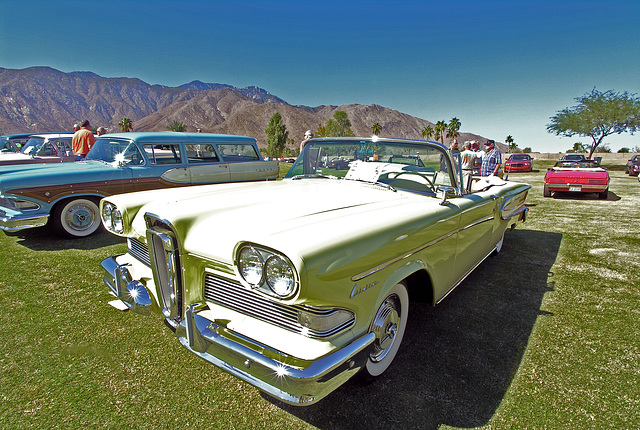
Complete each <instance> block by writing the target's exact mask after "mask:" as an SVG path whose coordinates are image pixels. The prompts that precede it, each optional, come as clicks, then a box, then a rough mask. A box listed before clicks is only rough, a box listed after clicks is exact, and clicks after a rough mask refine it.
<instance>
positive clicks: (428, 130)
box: [422, 125, 433, 140]
mask: <svg viewBox="0 0 640 430" xmlns="http://www.w3.org/2000/svg"><path fill="white" fill-rule="evenodd" d="M432 137H433V128H432V127H431V126H430V125H428V126H426V127H425V128H423V129H422V138H423V139H425V140H429V139H431V138H432Z"/></svg>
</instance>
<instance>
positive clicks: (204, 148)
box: [185, 143, 220, 163]
mask: <svg viewBox="0 0 640 430" xmlns="http://www.w3.org/2000/svg"><path fill="white" fill-rule="evenodd" d="M185 148H186V151H187V159H188V160H189V163H216V162H219V161H220V157H218V154H216V150H215V148H214V147H213V145H212V144H210V143H197V144H196V143H190V144H188V145H185Z"/></svg>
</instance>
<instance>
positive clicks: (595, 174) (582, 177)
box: [543, 160, 610, 199]
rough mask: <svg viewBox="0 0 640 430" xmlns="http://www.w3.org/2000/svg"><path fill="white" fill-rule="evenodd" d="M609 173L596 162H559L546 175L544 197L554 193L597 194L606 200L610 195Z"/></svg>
mask: <svg viewBox="0 0 640 430" xmlns="http://www.w3.org/2000/svg"><path fill="white" fill-rule="evenodd" d="M609 181H610V178H609V173H608V172H607V170H606V169H604V168H602V167H600V164H599V163H597V162H595V161H594V160H582V161H558V162H557V163H556V164H555V166H554V167H553V168H550V169H549V170H547V173H546V174H545V175H544V191H543V195H544V197H551V193H553V192H557V191H560V192H569V193H597V194H598V198H600V199H606V198H607V196H608V194H609Z"/></svg>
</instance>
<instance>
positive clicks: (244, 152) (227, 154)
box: [217, 143, 260, 161]
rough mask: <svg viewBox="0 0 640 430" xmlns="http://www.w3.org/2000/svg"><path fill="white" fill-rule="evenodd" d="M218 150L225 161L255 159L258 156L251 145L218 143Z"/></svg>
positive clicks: (258, 157)
mask: <svg viewBox="0 0 640 430" xmlns="http://www.w3.org/2000/svg"><path fill="white" fill-rule="evenodd" d="M217 146H218V151H220V154H221V155H222V158H224V159H225V161H256V160H260V156H259V155H258V153H257V152H256V149H255V147H254V146H253V145H242V144H226V143H225V144H218V145H217Z"/></svg>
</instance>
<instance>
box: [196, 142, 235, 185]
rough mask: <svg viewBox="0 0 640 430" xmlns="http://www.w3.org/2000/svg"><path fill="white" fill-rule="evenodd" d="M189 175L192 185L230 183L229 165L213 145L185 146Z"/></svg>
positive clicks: (204, 143) (197, 144)
mask: <svg viewBox="0 0 640 430" xmlns="http://www.w3.org/2000/svg"><path fill="white" fill-rule="evenodd" d="M185 153H186V156H187V161H188V166H189V175H190V179H191V184H192V185H197V184H214V183H218V182H229V181H230V179H231V174H230V173H229V165H228V163H226V162H225V161H224V160H223V159H222V157H221V156H220V154H219V153H218V152H217V148H216V145H215V144H213V143H206V142H203V143H189V144H186V145H185Z"/></svg>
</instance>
